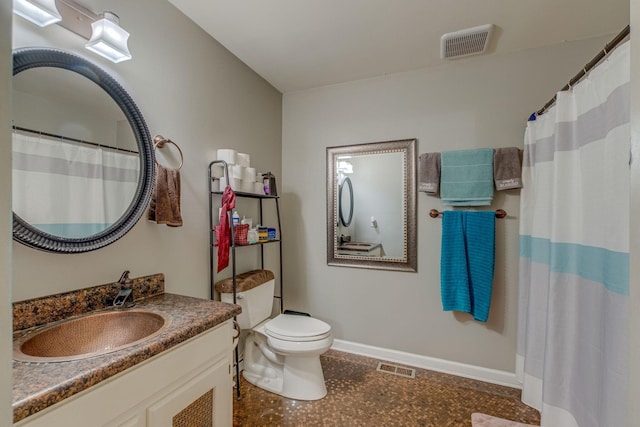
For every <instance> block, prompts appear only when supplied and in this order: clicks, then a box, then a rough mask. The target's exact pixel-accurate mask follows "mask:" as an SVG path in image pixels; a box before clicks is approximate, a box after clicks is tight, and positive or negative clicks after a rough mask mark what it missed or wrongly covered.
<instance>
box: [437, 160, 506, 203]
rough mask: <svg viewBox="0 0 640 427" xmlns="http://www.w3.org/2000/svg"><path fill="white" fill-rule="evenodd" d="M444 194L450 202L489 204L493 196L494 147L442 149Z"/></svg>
mask: <svg viewBox="0 0 640 427" xmlns="http://www.w3.org/2000/svg"><path fill="white" fill-rule="evenodd" d="M440 158H441V170H440V198H441V199H442V204H444V205H448V206H488V205H490V204H491V200H492V199H493V149H492V148H480V149H476V150H458V151H445V152H443V153H441V155H440Z"/></svg>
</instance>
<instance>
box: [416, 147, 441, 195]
mask: <svg viewBox="0 0 640 427" xmlns="http://www.w3.org/2000/svg"><path fill="white" fill-rule="evenodd" d="M439 186H440V153H422V154H420V155H419V156H418V191H422V192H424V193H427V194H438V187H439Z"/></svg>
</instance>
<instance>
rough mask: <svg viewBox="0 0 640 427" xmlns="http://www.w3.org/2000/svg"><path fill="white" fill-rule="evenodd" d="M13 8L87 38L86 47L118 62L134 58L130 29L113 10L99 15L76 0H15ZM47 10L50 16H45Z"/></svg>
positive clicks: (47, 14) (20, 13)
mask: <svg viewBox="0 0 640 427" xmlns="http://www.w3.org/2000/svg"><path fill="white" fill-rule="evenodd" d="M13 12H14V13H15V14H16V15H19V16H22V17H23V18H25V19H27V20H29V21H31V22H33V23H34V24H36V25H39V26H41V27H44V26H46V25H50V24H53V23H57V24H58V25H60V26H61V27H63V28H66V29H67V30H69V31H71V32H73V33H76V34H77V35H79V36H80V37H82V38H84V39H85V40H88V42H87V44H86V45H85V47H86V48H87V49H89V50H90V51H92V52H94V53H96V54H98V55H100V56H102V57H103V58H106V59H108V60H110V61H112V62H115V63H116V64H117V63H118V62H122V61H126V60H128V59H131V53H130V52H129V48H128V47H127V41H128V40H129V33H128V32H127V31H126V30H124V29H123V28H122V27H121V26H120V19H119V18H118V15H116V14H115V13H113V12H103V13H102V14H101V15H97V14H96V13H94V12H92V11H90V10H89V9H87V8H85V7H84V6H82V5H80V4H78V3H76V2H75V1H73V0H14V6H13ZM35 12H37V13H35ZM45 14H46V16H48V17H49V19H48V20H45V19H43V18H42V17H43V16H45ZM39 17H40V19H39V20H38V18H39Z"/></svg>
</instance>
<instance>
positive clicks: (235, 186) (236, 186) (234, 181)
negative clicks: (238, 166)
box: [229, 178, 242, 191]
mask: <svg viewBox="0 0 640 427" xmlns="http://www.w3.org/2000/svg"><path fill="white" fill-rule="evenodd" d="M241 183H242V180H241V179H238V178H231V179H230V180H229V185H230V186H231V189H232V190H233V191H241V190H240V185H241Z"/></svg>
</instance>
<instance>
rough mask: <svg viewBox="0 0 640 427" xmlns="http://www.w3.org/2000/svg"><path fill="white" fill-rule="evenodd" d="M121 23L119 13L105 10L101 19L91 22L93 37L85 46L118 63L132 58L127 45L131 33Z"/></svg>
mask: <svg viewBox="0 0 640 427" xmlns="http://www.w3.org/2000/svg"><path fill="white" fill-rule="evenodd" d="M119 24H120V19H119V18H118V15H116V14H115V13H112V12H104V13H103V14H102V15H101V17H100V19H98V20H97V21H94V22H93V23H91V39H89V42H88V43H87V44H86V45H85V47H86V48H87V49H89V50H90V51H92V52H94V53H97V54H98V55H100V56H102V57H104V58H107V59H108V60H110V61H112V62H115V63H116V64H117V63H118V62H122V61H126V60H129V59H131V53H129V48H128V47H127V40H128V39H129V33H128V32H127V31H125V29H124V28H122V27H121V26H120V25H119Z"/></svg>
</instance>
